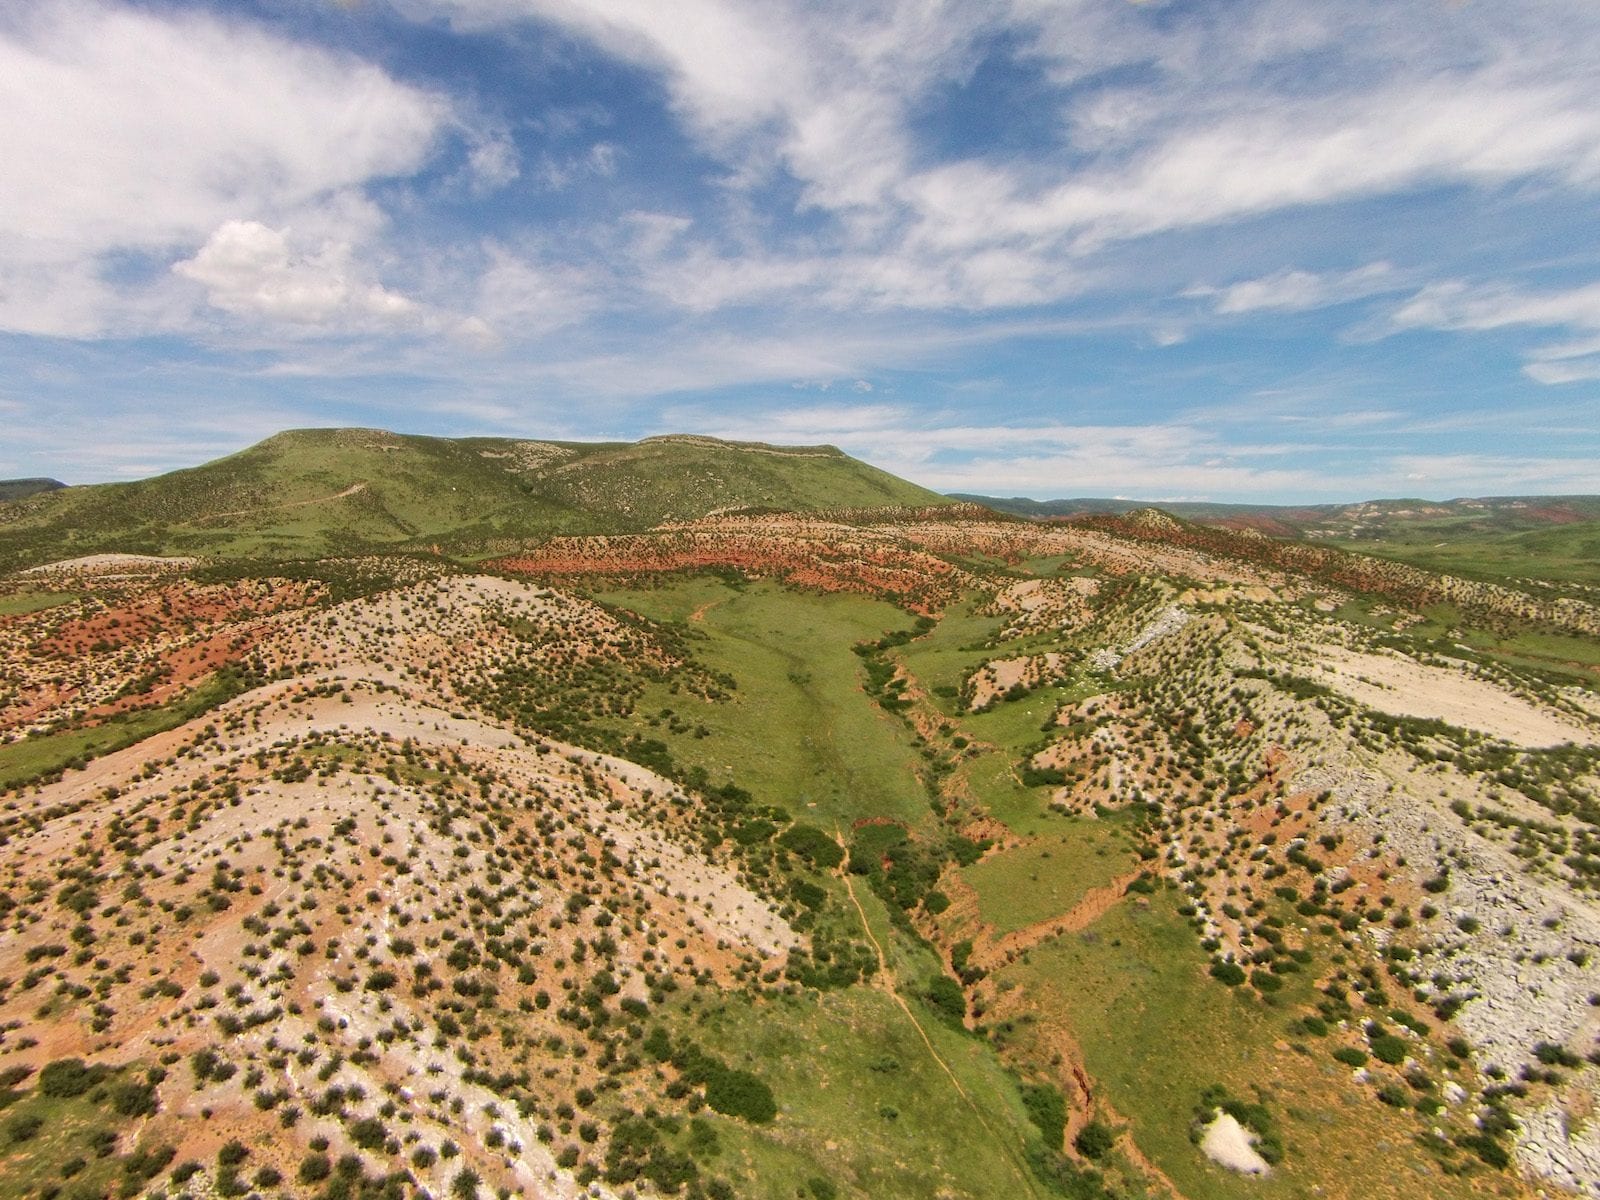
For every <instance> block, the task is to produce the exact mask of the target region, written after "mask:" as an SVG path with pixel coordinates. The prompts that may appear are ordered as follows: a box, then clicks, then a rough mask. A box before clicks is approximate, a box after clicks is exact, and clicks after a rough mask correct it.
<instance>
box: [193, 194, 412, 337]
mask: <svg viewBox="0 0 1600 1200" xmlns="http://www.w3.org/2000/svg"><path fill="white" fill-rule="evenodd" d="M352 257H353V256H352V252H351V248H350V246H349V245H348V244H346V243H342V242H327V243H323V244H321V245H319V246H317V247H316V248H315V249H305V250H302V249H296V248H295V247H294V246H292V245H291V242H290V237H289V233H288V232H287V231H285V230H279V229H271V228H269V227H268V226H266V225H263V224H261V223H260V222H259V221H226V222H224V223H223V224H222V225H221V226H219V227H218V228H217V229H216V231H215V232H213V233H212V235H211V236H210V238H208V239H207V240H206V244H205V245H204V246H202V247H201V248H200V250H199V252H198V253H197V254H195V256H194V257H193V258H189V259H185V260H184V261H182V262H180V263H178V264H176V265H175V266H174V267H173V270H174V271H175V272H177V274H179V275H181V276H183V277H184V278H185V279H189V280H192V281H193V282H195V283H198V284H200V285H201V286H203V287H204V288H205V289H206V291H207V293H208V295H209V298H210V301H211V303H212V304H213V305H215V306H216V307H217V308H220V309H223V310H225V311H227V312H230V313H233V314H234V315H236V316H251V317H265V318H267V319H269V320H272V321H282V322H287V323H289V324H291V325H301V326H311V327H316V328H317V329H318V330H319V331H324V332H344V331H347V330H349V329H350V328H352V327H356V328H360V327H369V328H370V327H384V326H389V327H392V326H395V325H399V324H407V323H411V322H413V321H415V320H416V318H417V317H418V316H419V315H420V309H419V307H418V305H417V304H416V302H415V301H413V300H411V299H409V298H407V297H405V296H402V295H400V294H399V293H398V292H393V291H390V290H389V289H388V288H385V287H383V286H382V285H381V284H378V283H375V282H371V281H368V280H363V279H361V278H360V277H359V275H358V274H357V271H356V268H355V266H354V264H353V261H352Z"/></svg>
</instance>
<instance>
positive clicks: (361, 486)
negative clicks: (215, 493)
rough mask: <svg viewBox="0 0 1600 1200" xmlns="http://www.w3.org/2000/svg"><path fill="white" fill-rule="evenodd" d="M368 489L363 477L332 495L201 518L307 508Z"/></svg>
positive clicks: (189, 522)
mask: <svg viewBox="0 0 1600 1200" xmlns="http://www.w3.org/2000/svg"><path fill="white" fill-rule="evenodd" d="M366 490H367V481H366V480H364V479H363V480H362V481H361V482H360V483H352V484H351V485H350V486H349V487H347V488H345V490H344V491H342V492H335V493H334V494H333V495H331V496H313V497H312V498H311V499H309V500H289V501H287V502H285V503H283V504H263V505H261V506H260V507H258V508H236V509H233V510H231V511H229V512H219V513H207V514H206V515H205V516H204V517H201V518H200V520H202V521H217V520H221V519H222V518H223V517H248V516H249V515H250V514H251V513H258V512H276V511H277V510H278V509H280V508H305V507H306V506H307V505H308V504H326V503H327V502H328V501H329V500H343V499H345V498H346V497H349V496H355V495H358V494H359V493H361V492H364V491H366ZM196 523H197V522H195V521H184V522H182V524H184V525H194V524H196Z"/></svg>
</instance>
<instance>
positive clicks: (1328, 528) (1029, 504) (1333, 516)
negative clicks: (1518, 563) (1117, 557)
mask: <svg viewBox="0 0 1600 1200" xmlns="http://www.w3.org/2000/svg"><path fill="white" fill-rule="evenodd" d="M952 495H953V498H954V499H957V500H963V501H966V502H969V503H972V504H982V505H984V506H986V507H988V508H993V509H996V510H998V511H1000V512H1006V513H1012V514H1014V515H1015V516H1019V517H1030V518H1034V519H1037V520H1049V519H1052V518H1061V517H1070V516H1077V515H1080V514H1089V513H1111V514H1115V515H1120V514H1122V513H1127V512H1132V511H1133V510H1134V509H1138V508H1149V507H1158V508H1161V509H1164V510H1165V511H1167V512H1170V513H1172V514H1174V515H1175V516H1180V517H1184V518H1186V519H1187V520H1190V521H1196V522H1198V523H1200V524H1204V525H1224V526H1229V527H1233V528H1241V529H1245V528H1248V529H1259V530H1260V531H1261V532H1263V533H1268V534H1277V535H1278V536H1281V537H1364V536H1372V535H1375V534H1381V533H1385V532H1392V531H1393V530H1394V529H1395V527H1397V526H1422V525H1431V526H1435V527H1441V526H1443V525H1445V524H1448V525H1450V526H1452V527H1454V528H1455V529H1456V530H1457V531H1458V532H1469V531H1470V532H1477V533H1515V532H1522V531H1526V530H1533V529H1543V528H1547V527H1549V526H1552V525H1571V524H1577V523H1579V522H1582V521H1592V520H1595V519H1596V518H1600V496H1484V497H1478V498H1472V499H1459V500H1443V501H1436V500H1415V499H1402V500H1363V501H1361V502H1359V503H1356V504H1299V505H1275V504H1210V503H1193V502H1184V501H1170V502H1169V501H1161V502H1159V503H1154V502H1152V501H1149V500H1111V499H1105V498H1096V497H1077V498H1073V499H1067V500H1030V499H1028V498H1026V497H1023V496H1013V497H1009V498H1001V497H997V496H973V495H961V494H952Z"/></svg>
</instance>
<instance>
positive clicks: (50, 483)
mask: <svg viewBox="0 0 1600 1200" xmlns="http://www.w3.org/2000/svg"><path fill="white" fill-rule="evenodd" d="M66 486H67V485H66V484H64V483H62V482H61V481H60V480H59V479H44V478H35V479H0V504H3V503H5V502H6V501H7V500H22V499H24V498H26V497H28V496H37V495H39V494H40V493H41V492H56V491H60V490H61V489H62V488H64V487H66Z"/></svg>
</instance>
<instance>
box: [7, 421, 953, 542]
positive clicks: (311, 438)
mask: <svg viewBox="0 0 1600 1200" xmlns="http://www.w3.org/2000/svg"><path fill="white" fill-rule="evenodd" d="M948 503H951V502H950V501H948V500H946V499H945V498H944V497H942V496H939V495H937V494H935V493H933V492H929V491H926V490H924V489H922V488H919V487H917V486H915V485H914V484H910V483H907V482H906V481H904V480H902V479H898V478H896V477H895V476H893V475H890V474H888V473H887V472H884V471H880V470H878V469H876V468H874V467H870V466H868V465H867V464H865V463H862V462H859V461H857V460H856V459H853V458H850V457H849V456H848V455H846V454H844V453H843V452H841V451H839V450H837V449H835V448H834V447H832V446H786V447H776V446H766V445H760V444H757V443H750V442H725V441H719V440H717V439H714V438H707V437H695V436H666V437H656V438H647V439H645V440H643V441H640V442H635V443H598V444H595V443H579V442H548V441H527V440H517V439H509V438H462V439H450V438H431V437H415V436H408V435H402V434H395V433H388V432H385V431H383V430H375V429H299V430H291V431H288V432H285V433H280V434H278V435H276V436H274V437H270V438H268V439H267V440H266V441H263V442H261V443H259V444H257V445H255V446H251V447H250V448H249V449H247V450H244V451H241V452H240V453H238V454H234V455H230V456H228V457H226V458H221V459H217V460H216V461H214V462H210V463H207V464H205V465H203V466H199V467H195V468H193V469H190V470H181V471H174V472H171V473H170V474H166V475H161V476H157V477H155V478H153V479H146V480H141V481H138V482H135V483H118V484H100V485H93V486H88V487H73V488H64V489H61V490H59V491H55V492H51V493H48V494H40V495H35V496H31V497H28V498H26V499H23V500H21V501H18V502H16V503H14V504H11V505H7V506H6V507H5V508H4V509H0V567H16V566H23V565H27V564H29V563H36V562H43V561H47V560H49V559H59V558H62V557H70V556H75V555H83V554H91V553H97V552H100V551H104V550H118V551H133V552H139V553H151V554H187V555H204V556H223V557H230V558H239V557H265V558H301V557H312V556H318V555H324V554H330V553H339V554H352V553H360V552H365V551H370V550H376V549H385V550H401V551H404V550H412V551H434V550H441V551H444V552H446V553H452V554H461V555H467V556H471V555H482V554H487V553H493V552H495V551H505V550H509V549H513V548H515V546H516V544H517V543H519V542H521V541H523V540H526V539H538V538H544V537H549V536H551V535H554V534H558V533H561V534H596V533H620V532H628V531H636V530H643V529H649V528H652V527H654V526H656V525H659V524H662V523H666V522H672V521H682V520H692V519H695V518H699V517H704V516H707V515H712V514H717V513H727V512H740V511H815V510H822V509H842V508H875V507H919V506H926V505H935V504H948Z"/></svg>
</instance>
